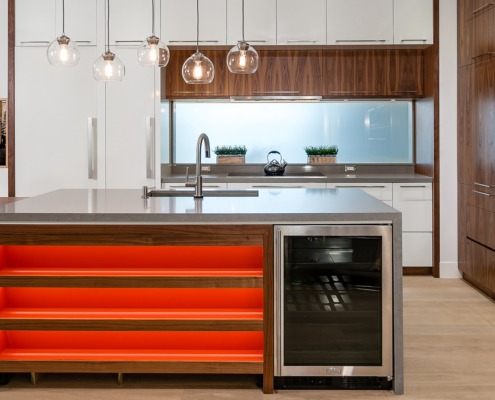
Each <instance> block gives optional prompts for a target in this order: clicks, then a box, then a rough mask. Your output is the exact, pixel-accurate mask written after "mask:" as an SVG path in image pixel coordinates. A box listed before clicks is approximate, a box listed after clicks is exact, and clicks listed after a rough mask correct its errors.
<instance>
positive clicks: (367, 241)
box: [275, 225, 393, 389]
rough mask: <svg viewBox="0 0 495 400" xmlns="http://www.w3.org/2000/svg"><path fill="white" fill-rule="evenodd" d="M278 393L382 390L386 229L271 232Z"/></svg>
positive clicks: (388, 278)
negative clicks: (273, 262)
mask: <svg viewBox="0 0 495 400" xmlns="http://www.w3.org/2000/svg"><path fill="white" fill-rule="evenodd" d="M275 257H276V260H275V297H276V298H275V376H276V379H275V382H276V386H277V387H279V388H292V387H293V388H318V387H321V388H332V387H335V388H352V389H372V388H377V389H389V388H391V386H392V380H393V376H392V375H393V350H392V346H393V343H392V338H393V331H392V330H393V326H392V265H393V263H392V226H391V225H300V226H286V225H281V226H276V227H275Z"/></svg>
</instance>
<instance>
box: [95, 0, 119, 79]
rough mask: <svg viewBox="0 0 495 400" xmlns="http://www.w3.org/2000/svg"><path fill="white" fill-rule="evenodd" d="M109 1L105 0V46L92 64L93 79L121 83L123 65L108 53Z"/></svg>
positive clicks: (113, 55)
mask: <svg viewBox="0 0 495 400" xmlns="http://www.w3.org/2000/svg"><path fill="white" fill-rule="evenodd" d="M109 26H110V1H109V0H107V44H106V46H105V52H104V53H103V54H102V55H101V56H100V57H98V58H97V59H96V61H95V63H94V64H93V77H94V78H95V79H96V80H97V81H121V80H122V79H123V78H124V75H125V66H124V63H123V62H122V61H121V60H120V58H118V57H117V56H116V55H115V54H113V53H112V52H111V51H110V44H109V43H110V28H109Z"/></svg>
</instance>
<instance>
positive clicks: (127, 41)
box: [115, 40, 142, 43]
mask: <svg viewBox="0 0 495 400" xmlns="http://www.w3.org/2000/svg"><path fill="white" fill-rule="evenodd" d="M141 42H142V40H116V41H115V43H141Z"/></svg>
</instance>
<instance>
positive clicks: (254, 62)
mask: <svg viewBox="0 0 495 400" xmlns="http://www.w3.org/2000/svg"><path fill="white" fill-rule="evenodd" d="M227 67H228V69H229V71H230V72H232V73H234V74H254V73H255V72H256V71H257V69H258V53H257V52H256V50H255V49H254V48H253V47H252V46H250V45H249V44H248V43H246V42H239V43H237V45H235V46H234V47H232V48H231V49H230V51H229V54H227Z"/></svg>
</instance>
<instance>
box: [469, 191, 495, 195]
mask: <svg viewBox="0 0 495 400" xmlns="http://www.w3.org/2000/svg"><path fill="white" fill-rule="evenodd" d="M473 193H476V194H482V195H483V196H488V197H491V196H495V195H493V194H490V193H485V192H480V191H479V190H473Z"/></svg>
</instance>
